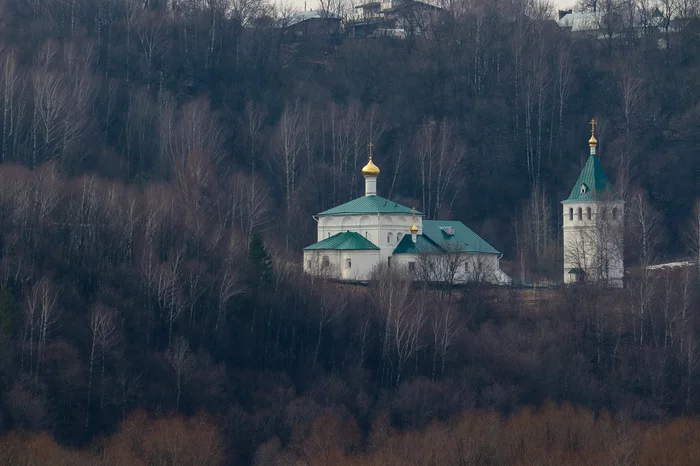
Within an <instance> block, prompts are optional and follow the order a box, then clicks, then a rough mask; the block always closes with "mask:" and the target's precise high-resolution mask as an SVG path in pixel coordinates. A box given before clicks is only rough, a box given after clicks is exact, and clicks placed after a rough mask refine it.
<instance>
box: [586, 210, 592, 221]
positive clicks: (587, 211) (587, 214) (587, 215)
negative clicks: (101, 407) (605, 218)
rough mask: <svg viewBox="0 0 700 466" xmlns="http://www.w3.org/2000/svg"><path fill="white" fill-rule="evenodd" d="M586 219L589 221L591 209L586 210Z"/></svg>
mask: <svg viewBox="0 0 700 466" xmlns="http://www.w3.org/2000/svg"><path fill="white" fill-rule="evenodd" d="M586 217H588V220H590V219H591V208H590V207H588V208H586Z"/></svg>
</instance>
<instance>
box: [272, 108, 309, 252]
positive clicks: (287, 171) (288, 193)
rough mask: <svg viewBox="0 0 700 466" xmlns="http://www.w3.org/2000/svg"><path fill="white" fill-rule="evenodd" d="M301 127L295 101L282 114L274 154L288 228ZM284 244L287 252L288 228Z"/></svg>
mask: <svg viewBox="0 0 700 466" xmlns="http://www.w3.org/2000/svg"><path fill="white" fill-rule="evenodd" d="M302 130H303V125H302V120H301V110H300V104H299V102H298V101H296V102H295V103H294V104H293V105H289V104H288V105H287V106H286V107H285V108H284V112H283V113H282V118H281V119H280V122H279V125H278V127H277V140H278V147H279V149H278V150H277V151H276V152H275V155H276V156H275V158H274V160H275V163H276V167H277V169H278V170H279V173H280V178H281V180H282V187H283V191H284V200H285V204H284V205H285V206H286V209H287V212H286V222H287V226H289V221H290V218H289V217H290V215H291V208H292V204H293V202H292V201H293V199H292V196H293V194H294V193H295V192H296V190H297V185H298V183H299V179H298V177H299V156H300V154H301V151H302V148H303V138H302V135H303V132H302ZM285 244H286V249H287V251H289V228H285Z"/></svg>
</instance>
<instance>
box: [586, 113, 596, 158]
mask: <svg viewBox="0 0 700 466" xmlns="http://www.w3.org/2000/svg"><path fill="white" fill-rule="evenodd" d="M595 123H596V122H595V118H594V119H592V120H591V138H590V139H589V140H588V146H589V147H590V148H591V155H595V149H596V146H597V145H598V140H597V139H596V138H595Z"/></svg>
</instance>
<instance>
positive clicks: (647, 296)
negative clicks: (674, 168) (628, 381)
mask: <svg viewBox="0 0 700 466" xmlns="http://www.w3.org/2000/svg"><path fill="white" fill-rule="evenodd" d="M659 220H660V219H659V214H658V212H656V211H655V210H654V209H653V207H652V206H651V205H650V204H649V202H648V200H647V198H646V196H645V195H644V193H642V192H641V191H637V192H636V193H635V194H634V195H633V198H632V205H631V209H630V222H631V228H632V229H633V234H634V236H635V238H636V246H637V255H638V258H639V265H640V266H641V272H640V276H639V277H638V279H637V280H635V282H634V283H633V285H632V289H633V294H634V296H635V301H636V304H637V314H636V319H634V320H636V324H637V325H636V326H635V328H634V336H635V337H636V338H637V342H638V344H639V347H640V348H641V347H642V346H643V345H644V327H645V323H646V320H647V319H648V318H649V311H650V307H651V304H652V299H653V296H654V288H655V286H654V282H655V276H654V275H653V274H652V271H651V270H650V269H649V266H650V265H652V264H653V262H654V258H655V246H656V243H657V241H658V238H659V236H658V229H659ZM633 317H634V316H633Z"/></svg>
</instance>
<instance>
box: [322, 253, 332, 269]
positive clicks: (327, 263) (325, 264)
mask: <svg viewBox="0 0 700 466" xmlns="http://www.w3.org/2000/svg"><path fill="white" fill-rule="evenodd" d="M330 265H331V260H330V259H329V258H328V256H323V259H321V267H328V266H330Z"/></svg>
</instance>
